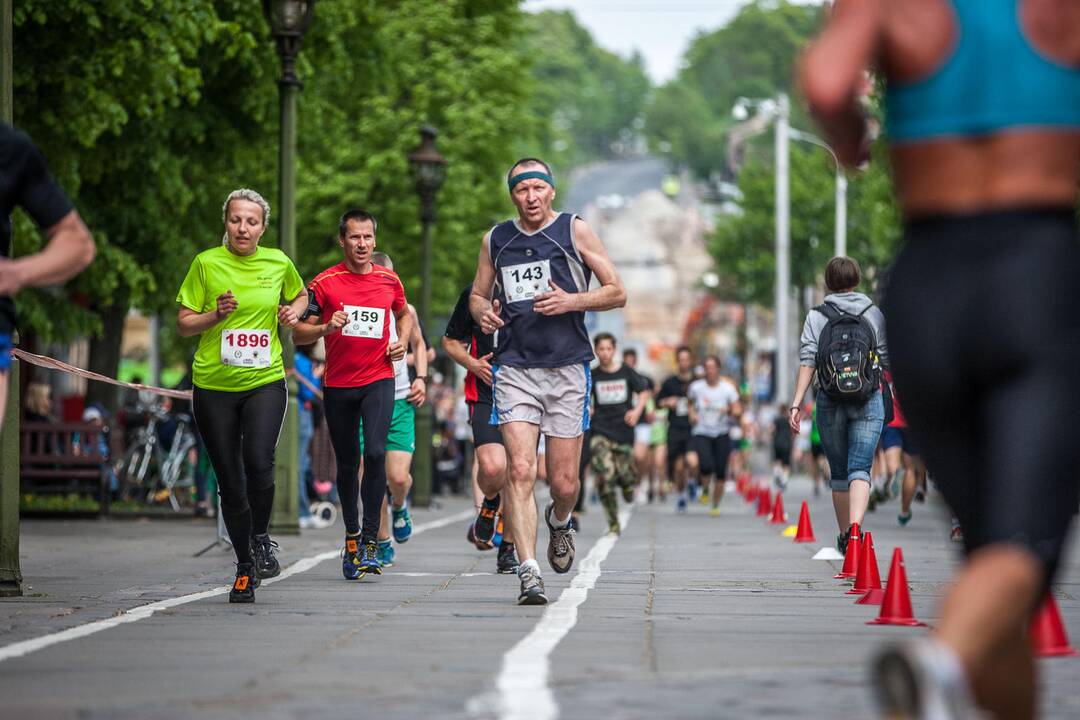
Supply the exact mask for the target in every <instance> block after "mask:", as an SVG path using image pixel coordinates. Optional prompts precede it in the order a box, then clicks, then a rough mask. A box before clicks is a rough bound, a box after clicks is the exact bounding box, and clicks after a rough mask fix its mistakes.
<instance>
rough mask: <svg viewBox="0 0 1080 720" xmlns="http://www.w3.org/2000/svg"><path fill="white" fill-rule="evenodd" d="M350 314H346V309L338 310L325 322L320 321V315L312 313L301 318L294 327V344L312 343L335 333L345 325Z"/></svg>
mask: <svg viewBox="0 0 1080 720" xmlns="http://www.w3.org/2000/svg"><path fill="white" fill-rule="evenodd" d="M348 320H349V316H348V315H346V314H345V311H343V310H338V311H337V312H335V313H334V314H333V315H332V316H331V317H330V322H327V323H323V322H320V321H319V317H318V316H316V315H311V316H310V317H308V318H305V319H304V320H301V321H300V322H299V323H297V324H296V326H295V327H294V328H293V332H292V336H293V344H295V345H310V344H311V343H313V342H315V341H316V340H318V339H319V338H321V337H325V336H327V335H330V334H331V333H335V332H337V331H338V330H340V329H341V328H343V327H345V323H346V322H348Z"/></svg>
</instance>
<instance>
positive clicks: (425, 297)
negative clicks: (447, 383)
mask: <svg viewBox="0 0 1080 720" xmlns="http://www.w3.org/2000/svg"><path fill="white" fill-rule="evenodd" d="M437 134H438V133H436V132H435V128H432V127H426V126H425V127H423V128H421V129H420V147H418V148H417V149H416V150H415V151H413V152H412V153H410V154H409V167H410V168H411V170H412V175H413V181H414V182H415V184H416V192H417V194H418V195H419V196H420V228H421V245H420V252H421V255H420V323H421V326H422V327H425V328H430V327H431V226H432V224H433V223H434V222H435V216H436V212H435V197H436V196H437V195H438V193H439V188H441V187H442V184H443V180H445V179H446V164H447V163H446V158H444V157H443V156H442V154H441V153H439V150H438V148H437V147H435V137H436V135H437ZM403 340H404V338H403ZM431 415H432V407H431V403H426V404H425V405H424V407H422V408H420V410H419V411H418V412H417V414H416V449H417V453H416V460H415V464H416V472H415V473H414V474H413V503H414V504H415V505H417V506H418V507H424V506H427V505H429V504H430V503H431V423H432V417H431Z"/></svg>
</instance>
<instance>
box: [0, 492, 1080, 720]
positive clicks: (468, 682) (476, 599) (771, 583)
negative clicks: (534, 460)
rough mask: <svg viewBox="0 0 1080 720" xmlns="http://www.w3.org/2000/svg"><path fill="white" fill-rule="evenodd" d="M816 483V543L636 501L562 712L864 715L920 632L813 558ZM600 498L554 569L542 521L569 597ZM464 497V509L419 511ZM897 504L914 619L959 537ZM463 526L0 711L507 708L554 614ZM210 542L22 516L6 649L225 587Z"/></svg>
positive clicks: (330, 714)
mask: <svg viewBox="0 0 1080 720" xmlns="http://www.w3.org/2000/svg"><path fill="white" fill-rule="evenodd" d="M808 496H809V483H807V482H805V481H798V482H796V483H794V484H793V486H792V488H791V490H790V491H789V493H788V495H787V496H786V497H785V503H786V504H787V505H788V512H789V513H790V514H792V515H795V514H796V513H797V512H798V507H799V502H800V501H801V500H802V499H803V498H804V497H806V498H807V499H809V500H810V502H811V508H812V516H813V520H814V526H815V530H816V532H817V537H818V539H819V540H820V542H819V543H816V544H814V545H813V546H806V545H796V544H794V543H792V542H791V540H790V539H787V538H782V537H780V535H779V529H778V528H776V527H775V526H769V525H767V524H766V523H765V521H764V520H763V519H761V518H757V517H754V515H753V512H752V509H751V508H750V506H748V505H746V504H745V503H744V502H743V501H742V500H741V499H740V498H737V497H735V496H730V497H728V498H726V499H725V500H724V503H723V505H722V509H723V514H722V516H721V517H719V518H712V517H709V516H708V515H707V514H706V510H705V508H704V507H703V506H701V505H695V506H694V507H692V508H691V512H690V513H689V514H688V515H686V516H678V515H676V514H675V513H674V506H673V503H672V502H670V501H669V502H668V503H667V504H665V505H652V506H648V505H639V506H637V507H636V508H635V510H634V513H633V516H632V517H631V520H630V524H629V526H628V528H627V530H626V532H625V533H624V534H623V535H622V536H621V537H620V538H619V539H618V541H617V542H616V543H615V544H614V546H613V548H612V549H611V552H610V555H609V556H608V557H607V559H606V560H605V561H604V563H603V564H602V566H601V567H600V577H599V579H598V580H597V581H596V585H595V588H593V589H592V590H591V591H589V593H588V595H587V597H586V598H585V600H584V602H583V603H582V604H581V605H580V607H579V608H578V610H577V624H576V626H574V627H573V628H572V629H571V630H570V631H569V633H568V635H567V636H566V637H565V638H564V639H562V641H561V643H559V644H558V645H557V646H556V647H555V649H554V651H553V652H552V653H551V656H550V658H551V675H550V687H551V690H552V691H553V697H554V700H555V701H556V702H557V704H558V710H559V716H561V717H563V718H596V717H602V718H604V720H617V719H621V718H648V719H649V720H655V719H656V718H668V717H673V718H718V717H719V718H743V717H748V716H751V715H753V716H755V717H784V718H792V717H845V718H867V717H872V716H873V707H872V704H871V700H870V696H869V693H868V692H867V690H866V687H865V678H866V672H865V662H866V659H867V658H868V657H869V655H870V653H871V652H872V650H873V648H874V647H875V646H876V645H877V644H878V643H880V642H881V641H883V640H887V639H891V638H897V637H908V636H913V635H918V634H921V633H925V632H926V630H925V629H922V628H915V629H912V628H894V627H873V626H867V625H865V624H864V623H865V621H866V620H868V619H870V618H872V617H873V616H874V615H875V614H876V612H877V608H876V607H866V606H857V605H854V604H853V598H852V597H851V596H847V595H844V594H843V591H844V590H845V589H846V587H847V586H846V585H843V584H841V583H840V582H839V581H836V580H833V579H832V575H833V574H834V573H835V572H836V570H837V569H838V567H837V565H838V563H829V562H822V561H814V560H811V559H810V557H811V556H812V555H813V553H814V552H816V551H817V549H818V548H819V547H820V546H822V545H830V544H832V542H833V540H834V538H835V521H834V520H833V514H832V510H831V506H830V504H829V502H828V500H827V497H826V496H822V497H821V498H817V499H815V498H813V497H808ZM589 510H590V512H589V513H588V514H587V515H586V516H585V519H584V520H585V526H584V530H583V532H582V533H581V534H580V535H579V536H578V538H577V544H578V554H577V557H578V560H579V562H578V564H577V565H576V566H575V572H573V573H570V574H569V575H566V576H559V575H555V574H554V573H553V572H552V571H551V570H550V569H548V567H547V563H546V561H545V560H544V559H543V555H544V546H545V542H546V532H544V531H543V530H542V531H541V544H540V548H539V553H538V554H539V555H540V558H541V560H540V563H541V567H542V568H543V570H544V579H545V582H546V584H547V588H548V594H549V597H551V598H552V600H553V601H554V600H555V599H556V598H558V597H559V596H560V594H561V593H562V591H563V590H564V589H566V588H567V587H568V586H569V585H570V583H571V582H572V581H573V579H574V577H575V573H576V572H578V571H580V568H581V566H582V564H583V563H582V562H581V561H582V560H583V558H585V556H586V555H587V553H588V552H589V550H590V549H591V548H592V547H593V546H594V545H595V543H596V542H597V540H598V539H599V537H600V531H601V528H600V527H599V526H600V525H601V524H602V522H601V513H600V512H599V508H598V506H590V508H589ZM467 511H468V505H467V504H465V503H463V502H460V501H454V502H449V503H447V504H446V507H445V508H444V509H442V510H440V511H438V512H428V511H417V512H415V514H414V522H415V523H416V525H417V526H418V527H419V526H423V525H424V524H426V523H430V522H432V521H436V520H439V519H441V518H446V517H449V516H453V515H454V514H461V513H465V512H467ZM895 513H896V505H895V503H893V504H890V505H886V506H884V507H883V508H882V509H880V510H879V511H878V512H877V513H875V514H873V515H870V516H869V522H868V526H869V529H870V530H872V531H873V532H874V536H875V540H876V546H877V549H878V557H879V561H880V565H881V573H882V575H883V576H884V575H885V574H886V572H887V569H888V559H889V557H890V555H891V551H892V548H893V547H894V546H896V545H897V544H900V545H902V547H903V549H904V554H905V559H906V561H907V569H908V579H909V581H910V584H911V588H912V599H913V602H914V606H915V613H916V615H917V616H918V617H919V618H920V619H922V620H924V621H927V622H930V623H933V622H934V620H935V613H936V604H937V600H938V598H939V597H940V595H941V593H942V591H943V590H944V588H945V587H946V583H947V581H948V578H949V577H950V575H951V573H952V571H953V569H954V566H955V560H956V557H955V556H956V552H957V549H958V548H957V546H956V545H955V544H953V543H950V542H949V541H948V539H947V532H948V523H947V518H945V517H943V516H942V508H941V505H940V503H939V502H938V501H937V499H936V498H932V499H931V502H930V503H929V504H928V505H926V506H920V505H916V515H915V518H914V520H913V521H912V523H911V525H909V526H908V527H907V528H903V529H901V528H899V527H897V524H896V520H895ZM465 525H466V522H465V521H464V520H460V521H455V522H453V523H451V524H448V525H446V526H444V527H440V528H435V529H431V530H430V531H426V532H424V533H422V534H420V535H418V536H417V537H415V538H414V539H413V540H412V541H410V542H409V543H407V544H405V545H401V546H398V564H397V565H396V566H395V567H394V568H392V569H390V570H388V571H387V573H386V574H385V575H383V576H381V577H377V578H367V579H365V580H364V581H363V582H360V583H348V582H345V581H343V580H342V579H341V576H340V568H339V564H338V562H337V560H336V559H330V560H326V561H325V562H322V563H320V564H317V565H315V566H314V567H312V568H311V569H308V570H306V571H305V572H302V573H299V574H296V575H293V576H291V577H289V578H286V579H284V580H282V581H280V582H278V583H275V584H273V585H270V586H267V587H265V588H263V589H261V590H260V591H259V592H258V594H257V602H256V603H255V605H253V606H229V605H228V604H227V603H226V601H225V597H224V596H215V597H209V598H205V599H200V600H197V601H195V602H191V603H188V604H184V605H180V606H178V607H175V608H171V609H168V610H163V611H161V612H158V613H156V614H154V615H153V616H151V617H149V618H147V619H144V620H140V621H138V622H133V623H129V624H124V625H120V626H117V627H112V628H109V629H107V630H104V631H102V632H99V633H97V634H94V635H91V636H89V637H83V638H78V639H74V640H71V641H69V642H63V643H60V644H57V645H53V646H51V647H47V648H44V649H41V650H38V651H36V652H33V653H30V654H28V655H25V656H23V657H18V658H12V659H9V660H4V661H0V697H2V698H4V700H3V701H2V703H0V718H7V717H12V718H16V717H19V718H22V717H31V716H32V717H35V718H52V717H55V718H106V717H108V718H140V719H141V718H188V717H200V718H222V717H224V718H231V717H237V718H241V717H242V718H250V717H252V716H258V717H266V718H323V717H326V718H341V717H363V718H368V717H370V718H385V717H400V718H414V717H416V718H419V717H434V716H437V717H440V718H462V719H464V718H477V717H479V718H485V717H499V716H500V713H499V708H498V706H497V704H496V703H495V701H494V699H493V697H494V696H492V695H491V693H492V691H493V690H494V689H495V678H496V677H497V675H498V674H499V670H500V667H501V666H502V660H503V657H504V655H505V654H506V653H507V652H508V651H509V650H510V649H511V648H513V647H514V646H515V645H516V644H517V643H518V642H519V641H520V640H521V639H522V638H524V637H525V636H527V635H528V634H529V633H530V631H531V630H532V629H533V628H534V627H535V626H536V625H537V623H538V621H540V620H541V618H542V617H544V616H545V612H544V608H523V607H519V606H517V605H516V604H515V598H516V595H517V580H516V578H514V577H512V576H510V577H505V576H499V575H496V574H494V572H493V571H494V563H495V557H494V553H490V552H489V553H480V552H478V551H476V550H474V549H471V548H470V546H468V545H466V543H465V542H464V530H465ZM541 527H543V526H542V524H541ZM340 535H341V530H340V528H338V527H335V528H333V529H328V530H322V531H316V532H308V533H305V534H304V535H303V536H301V537H300V538H281V539H280V541H281V544H282V552H281V558H282V561H283V564H288V563H292V562H294V561H295V560H297V559H299V558H301V557H309V556H313V555H316V554H318V553H324V552H330V551H333V550H334V549H335V548H336V547H337V544H338V543H339V541H340ZM212 540H213V525H212V524H211V523H209V522H191V523H183V522H119V521H113V522H94V521H85V522H27V523H25V524H24V526H23V543H22V554H23V571H24V573H25V575H26V577H27V584H28V586H29V588H28V593H29V595H28V596H27V597H25V598H21V599H10V600H3V601H0V651H2V648H3V646H7V645H10V644H11V643H12V642H15V641H18V640H25V639H28V638H33V637H39V636H42V635H46V634H48V633H53V632H56V631H58V630H63V629H65V628H70V627H74V626H78V625H80V624H82V623H86V622H88V621H92V620H98V619H101V618H108V617H112V616H114V615H116V614H117V613H121V612H123V611H125V610H129V609H131V608H133V607H136V606H139V605H144V604H146V603H149V602H153V601H157V600H162V599H166V598H173V597H177V596H181V595H185V594H188V593H193V592H198V591H202V590H207V589H210V588H214V587H219V586H222V585H224V584H226V583H227V582H228V580H229V578H230V576H231V568H232V564H231V555H230V554H228V553H225V552H223V551H219V550H212V551H211V552H210V553H208V554H207V555H206V556H203V557H201V558H193V557H191V556H192V554H193V553H194V552H195V551H197V550H198V549H200V548H202V547H204V546H205V545H207V544H208V543H209V542H211V541H212ZM1075 544H1076V543H1074V547H1075ZM1077 560H1078V558H1077V555H1076V553H1072V555H1071V557H1070V558H1069V560H1068V561H1067V562H1066V563H1065V566H1064V569H1063V573H1062V576H1061V578H1060V579H1059V583H1058V584H1057V585H1056V586H1055V589H1056V591H1057V597H1058V601H1059V603H1060V604H1061V608H1062V612H1063V613H1064V616H1065V621H1066V624H1067V626H1068V629H1069V631H1070V636H1071V638H1072V639H1073V641H1074V642H1080V563H1078V561H1077ZM549 607H550V606H549ZM1039 667H1040V670H1041V671H1042V681H1043V683H1044V685H1045V687H1046V695H1045V697H1046V703H1045V708H1044V716H1045V717H1050V718H1071V717H1077V716H1078V715H1080V682H1078V680H1080V660H1077V659H1060V660H1044V661H1040V664H1039ZM58 679H62V681H58ZM467 708H471V711H470V710H467Z"/></svg>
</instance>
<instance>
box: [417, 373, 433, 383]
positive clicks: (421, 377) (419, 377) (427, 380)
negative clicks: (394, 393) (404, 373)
mask: <svg viewBox="0 0 1080 720" xmlns="http://www.w3.org/2000/svg"><path fill="white" fill-rule="evenodd" d="M416 379H417V380H423V381H424V384H425V385H430V384H431V376H430V375H417V376H416Z"/></svg>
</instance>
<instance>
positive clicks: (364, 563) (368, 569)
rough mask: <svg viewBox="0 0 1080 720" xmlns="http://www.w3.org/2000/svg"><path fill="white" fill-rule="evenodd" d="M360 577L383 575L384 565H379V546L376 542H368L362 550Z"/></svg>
mask: <svg viewBox="0 0 1080 720" xmlns="http://www.w3.org/2000/svg"><path fill="white" fill-rule="evenodd" d="M359 567H360V577H363V576H364V575H369V574H370V575H382V565H381V564H380V563H379V545H378V543H377V542H375V541H374V540H368V541H367V542H366V543H364V544H363V546H362V547H361V548H360V563H359Z"/></svg>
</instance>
